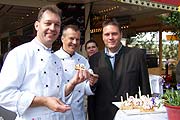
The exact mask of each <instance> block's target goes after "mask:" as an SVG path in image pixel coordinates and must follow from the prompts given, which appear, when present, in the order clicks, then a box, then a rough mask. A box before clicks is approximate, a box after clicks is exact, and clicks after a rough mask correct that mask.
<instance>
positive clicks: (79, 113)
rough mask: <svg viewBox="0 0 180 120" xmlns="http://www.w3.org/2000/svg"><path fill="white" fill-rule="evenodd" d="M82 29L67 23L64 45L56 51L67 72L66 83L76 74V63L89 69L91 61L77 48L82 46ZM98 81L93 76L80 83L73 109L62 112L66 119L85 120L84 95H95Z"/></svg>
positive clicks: (62, 39) (75, 90)
mask: <svg viewBox="0 0 180 120" xmlns="http://www.w3.org/2000/svg"><path fill="white" fill-rule="evenodd" d="M80 35H81V33H80V30H79V28H78V26H76V25H67V26H65V27H64V29H63V31H62V36H61V41H62V43H63V45H62V47H61V48H60V49H59V50H58V51H56V52H55V54H56V55H57V56H58V57H59V58H60V60H61V62H62V65H63V70H64V74H65V83H66V84H67V83H69V82H71V78H72V77H73V75H74V74H75V72H76V70H75V65H78V64H80V65H83V66H84V67H85V69H89V63H88V61H87V59H86V58H85V57H83V56H82V55H80V54H78V53H77V52H76V50H78V49H79V46H80ZM96 82H97V76H93V75H92V77H91V78H90V79H89V80H87V81H84V82H82V83H80V84H78V85H77V86H76V87H75V88H74V90H73V92H72V94H73V95H72V102H71V105H70V106H71V110H70V111H68V112H66V113H60V114H62V116H65V118H66V120H85V117H86V115H85V111H84V105H83V103H84V99H83V98H84V95H93V94H94V93H93V90H95V86H94V84H95V83H96Z"/></svg>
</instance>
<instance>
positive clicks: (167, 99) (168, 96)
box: [161, 89, 180, 106]
mask: <svg viewBox="0 0 180 120" xmlns="http://www.w3.org/2000/svg"><path fill="white" fill-rule="evenodd" d="M161 98H162V99H163V100H164V102H163V103H164V105H172V106H180V90H174V89H166V92H165V93H164V94H163V95H162V96H161Z"/></svg>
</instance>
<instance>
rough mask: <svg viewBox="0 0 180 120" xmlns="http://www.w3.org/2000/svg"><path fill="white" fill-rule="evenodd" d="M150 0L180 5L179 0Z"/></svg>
mask: <svg viewBox="0 0 180 120" xmlns="http://www.w3.org/2000/svg"><path fill="white" fill-rule="evenodd" d="M151 1H154V2H159V3H163V4H169V5H175V6H180V0H151Z"/></svg>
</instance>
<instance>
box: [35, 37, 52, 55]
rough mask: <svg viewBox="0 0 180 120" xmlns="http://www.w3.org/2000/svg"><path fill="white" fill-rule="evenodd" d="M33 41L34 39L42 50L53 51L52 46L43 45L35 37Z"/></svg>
mask: <svg viewBox="0 0 180 120" xmlns="http://www.w3.org/2000/svg"><path fill="white" fill-rule="evenodd" d="M34 41H35V42H36V43H37V44H38V45H39V46H41V47H42V48H43V49H44V50H47V51H50V52H53V51H52V48H48V47H46V46H45V45H44V44H42V43H41V42H40V41H39V40H38V39H37V38H35V39H34Z"/></svg>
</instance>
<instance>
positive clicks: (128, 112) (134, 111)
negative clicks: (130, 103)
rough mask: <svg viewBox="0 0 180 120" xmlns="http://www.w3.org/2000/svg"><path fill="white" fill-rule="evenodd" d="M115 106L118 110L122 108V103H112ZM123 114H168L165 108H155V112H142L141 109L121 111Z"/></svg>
mask: <svg viewBox="0 0 180 120" xmlns="http://www.w3.org/2000/svg"><path fill="white" fill-rule="evenodd" d="M112 104H114V105H115V106H117V107H118V108H119V107H120V106H121V104H122V102H112ZM121 111H122V112H123V113H125V114H127V115H141V114H159V113H166V108H165V107H164V106H162V107H160V108H155V110H154V111H153V112H140V110H139V109H133V110H121Z"/></svg>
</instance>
